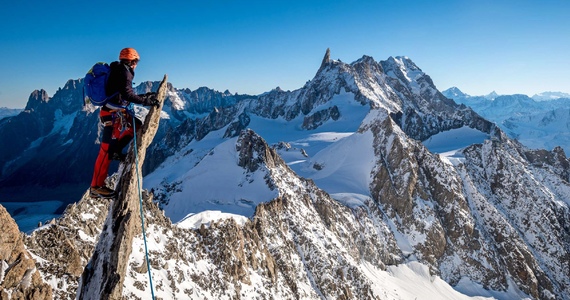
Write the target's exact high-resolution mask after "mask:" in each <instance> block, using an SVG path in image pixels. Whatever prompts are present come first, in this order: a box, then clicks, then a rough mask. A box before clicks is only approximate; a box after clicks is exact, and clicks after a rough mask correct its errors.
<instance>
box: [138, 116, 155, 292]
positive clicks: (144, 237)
mask: <svg viewBox="0 0 570 300" xmlns="http://www.w3.org/2000/svg"><path fill="white" fill-rule="evenodd" d="M132 115H133V131H134V132H133V138H134V140H133V142H134V151H135V163H136V169H137V184H138V189H139V202H140V208H141V221H142V234H143V240H144V252H145V255H146V267H147V269H148V281H149V282H150V292H151V294H152V299H153V300H154V299H155V298H154V289H153V287H152V274H151V272H150V260H149V259H148V247H147V245H146V233H145V230H144V213H143V202H142V194H141V181H140V176H139V156H138V153H137V127H136V125H135V124H136V123H137V122H136V120H135V114H134V112H133V114H132Z"/></svg>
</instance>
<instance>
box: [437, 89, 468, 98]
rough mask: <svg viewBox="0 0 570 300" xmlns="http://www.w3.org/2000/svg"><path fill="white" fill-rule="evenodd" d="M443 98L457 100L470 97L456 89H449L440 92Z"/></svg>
mask: <svg viewBox="0 0 570 300" xmlns="http://www.w3.org/2000/svg"><path fill="white" fill-rule="evenodd" d="M441 93H442V94H443V95H444V96H445V97H447V98H449V99H457V98H468V97H470V96H469V95H468V94H465V93H464V92H462V91H461V90H460V89H459V88H457V87H450V88H448V89H447V90H445V91H443V92H441Z"/></svg>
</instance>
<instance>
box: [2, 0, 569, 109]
mask: <svg viewBox="0 0 570 300" xmlns="http://www.w3.org/2000/svg"><path fill="white" fill-rule="evenodd" d="M5 2H9V3H3V4H2V5H0V28H1V29H0V107H4V106H5V107H11V108H23V107H24V106H25V104H26V101H27V100H28V97H29V95H30V93H31V92H32V91H33V90H35V89H45V90H46V91H47V92H48V94H49V95H50V96H53V94H54V93H55V91H56V90H57V89H58V88H59V87H63V86H64V84H65V83H66V81H67V80H69V79H78V78H81V77H83V76H84V75H85V73H86V72H87V71H88V70H89V68H90V67H91V65H92V64H93V63H95V62H97V61H107V62H111V61H113V60H116V59H117V56H118V53H119V51H120V50H121V49H122V48H123V47H134V48H136V49H137V50H138V52H139V53H140V55H141V57H142V59H141V62H140V64H139V66H138V68H137V72H136V76H135V82H137V83H138V82H141V81H146V80H160V79H161V78H162V76H163V75H164V74H168V76H169V81H170V82H172V83H173V84H174V86H175V87H177V88H190V89H192V90H194V89H196V88H198V87H201V86H207V87H209V88H213V89H216V90H219V91H224V90H226V89H228V90H229V91H230V92H232V93H235V92H237V93H240V94H245V93H247V94H260V93H263V92H266V91H269V90H271V89H273V88H275V87H277V86H280V87H281V88H282V89H285V90H295V89H298V88H300V87H302V86H303V84H304V83H305V82H306V81H307V80H310V79H312V78H313V76H314V75H315V73H316V71H317V69H318V68H319V65H320V63H321V60H322V57H323V56H324V54H325V51H326V49H327V48H330V49H331V58H333V59H340V60H342V61H345V62H353V61H355V60H357V59H359V58H360V57H362V55H370V56H372V57H374V59H375V60H377V61H380V60H385V59H387V58H388V57H390V56H408V57H409V58H411V59H412V60H413V61H414V62H415V63H416V64H417V65H418V66H419V67H420V68H421V69H422V70H423V71H424V72H426V73H427V74H428V75H430V76H431V77H432V79H433V81H434V83H435V85H436V86H437V87H438V89H440V90H445V89H447V88H449V87H452V86H457V87H459V88H460V89H461V90H463V91H464V92H466V93H468V94H470V95H483V94H488V93H490V92H491V91H493V90H495V91H497V93H499V94H515V93H521V94H527V95H530V96H532V95H534V94H535V93H539V92H543V91H562V92H567V93H568V92H570V86H569V85H570V16H569V13H570V1H567V0H557V1H553V0H546V1H528V0H516V1H515V0H493V1H487V0H482V1H478V0H477V1H474V0H457V1H451V0H441V1H438V0H432V1H427V0H425V1H419V0H413V1H405V0H390V1H383V0H376V1H355V0H354V1H343V0H338V1H330V0H328V1H311V0H304V1H296V0H289V1H270V0H267V1H216V0H207V1H206V0H202V1H168V0H162V1H150V0H147V1H106V0H104V1H58V0H54V1H43V0H42V1H39V0H33V1H21V0H9V1H5Z"/></svg>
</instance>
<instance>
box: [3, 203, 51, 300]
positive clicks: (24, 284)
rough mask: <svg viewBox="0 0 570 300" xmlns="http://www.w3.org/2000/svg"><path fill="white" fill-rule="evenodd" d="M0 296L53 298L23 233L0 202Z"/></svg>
mask: <svg viewBox="0 0 570 300" xmlns="http://www.w3.org/2000/svg"><path fill="white" fill-rule="evenodd" d="M0 233H1V234H0V299H34V300H36V299H38V300H39V299H52V295H53V294H52V288H51V286H50V285H49V284H47V283H46V282H44V280H43V279H42V277H41V275H40V272H38V270H37V269H36V264H35V261H34V259H33V257H32V255H30V253H29V252H28V251H27V250H26V247H25V245H24V239H23V234H22V233H21V232H20V230H19V229H18V225H16V222H15V221H14V219H12V217H11V216H10V214H8V212H7V211H6V209H5V208H4V207H3V206H2V205H0Z"/></svg>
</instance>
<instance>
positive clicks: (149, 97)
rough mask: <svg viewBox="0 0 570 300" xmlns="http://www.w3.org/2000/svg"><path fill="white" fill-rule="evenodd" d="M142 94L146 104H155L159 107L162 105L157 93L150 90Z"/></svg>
mask: <svg viewBox="0 0 570 300" xmlns="http://www.w3.org/2000/svg"><path fill="white" fill-rule="evenodd" d="M140 96H141V98H143V99H144V103H143V105H144V106H154V107H157V108H158V107H159V106H160V102H158V99H157V98H156V93H153V92H150V93H146V94H144V95H140Z"/></svg>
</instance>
